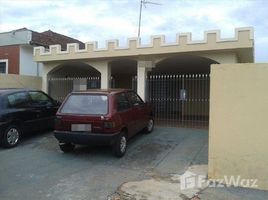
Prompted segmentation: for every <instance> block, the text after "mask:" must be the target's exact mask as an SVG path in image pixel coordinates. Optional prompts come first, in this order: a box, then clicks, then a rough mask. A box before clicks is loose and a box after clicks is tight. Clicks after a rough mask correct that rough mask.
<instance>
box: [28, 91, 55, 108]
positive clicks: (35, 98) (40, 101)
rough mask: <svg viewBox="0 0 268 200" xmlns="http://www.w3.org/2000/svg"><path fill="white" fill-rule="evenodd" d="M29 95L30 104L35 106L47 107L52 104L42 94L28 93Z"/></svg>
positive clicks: (36, 92)
mask: <svg viewBox="0 0 268 200" xmlns="http://www.w3.org/2000/svg"><path fill="white" fill-rule="evenodd" d="M29 95H30V97H31V100H32V103H33V104H36V105H47V104H52V102H51V100H50V98H49V97H48V96H47V95H45V94H44V93H42V92H39V91H30V92H29Z"/></svg>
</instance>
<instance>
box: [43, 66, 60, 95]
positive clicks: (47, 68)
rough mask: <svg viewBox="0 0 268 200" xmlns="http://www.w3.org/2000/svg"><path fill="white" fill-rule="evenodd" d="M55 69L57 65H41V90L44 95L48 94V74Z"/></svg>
mask: <svg viewBox="0 0 268 200" xmlns="http://www.w3.org/2000/svg"><path fill="white" fill-rule="evenodd" d="M56 67H57V64H43V70H42V88H41V89H42V90H43V91H44V92H46V93H48V73H49V72H51V71H52V70H53V69H54V68H56Z"/></svg>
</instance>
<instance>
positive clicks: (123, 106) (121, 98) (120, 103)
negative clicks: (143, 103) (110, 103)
mask: <svg viewBox="0 0 268 200" xmlns="http://www.w3.org/2000/svg"><path fill="white" fill-rule="evenodd" d="M116 104H117V111H124V110H127V109H129V108H130V105H129V102H128V99H127V97H126V94H125V93H120V94H117V95H116Z"/></svg>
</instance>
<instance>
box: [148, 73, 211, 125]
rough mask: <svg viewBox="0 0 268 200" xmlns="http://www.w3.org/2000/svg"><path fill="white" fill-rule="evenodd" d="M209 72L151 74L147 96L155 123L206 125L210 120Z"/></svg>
mask: <svg viewBox="0 0 268 200" xmlns="http://www.w3.org/2000/svg"><path fill="white" fill-rule="evenodd" d="M209 79H210V76H209V74H177V75H150V76H148V77H147V86H146V90H147V92H146V93H147V97H146V99H147V100H148V101H149V102H151V103H152V104H153V106H154V114H155V120H156V123H157V124H159V125H167V126H181V127H197V128H206V127H208V122H209V85H210V84H209V83H210V80H209Z"/></svg>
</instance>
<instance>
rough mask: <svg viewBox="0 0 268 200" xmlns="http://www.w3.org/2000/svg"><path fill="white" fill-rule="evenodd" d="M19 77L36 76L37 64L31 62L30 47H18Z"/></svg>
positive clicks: (31, 49)
mask: <svg viewBox="0 0 268 200" xmlns="http://www.w3.org/2000/svg"><path fill="white" fill-rule="evenodd" d="M39 74H40V73H39ZM20 75H30V76H37V75H38V70H37V63H36V62H34V61H33V47H32V46H26V45H21V46H20Z"/></svg>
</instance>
